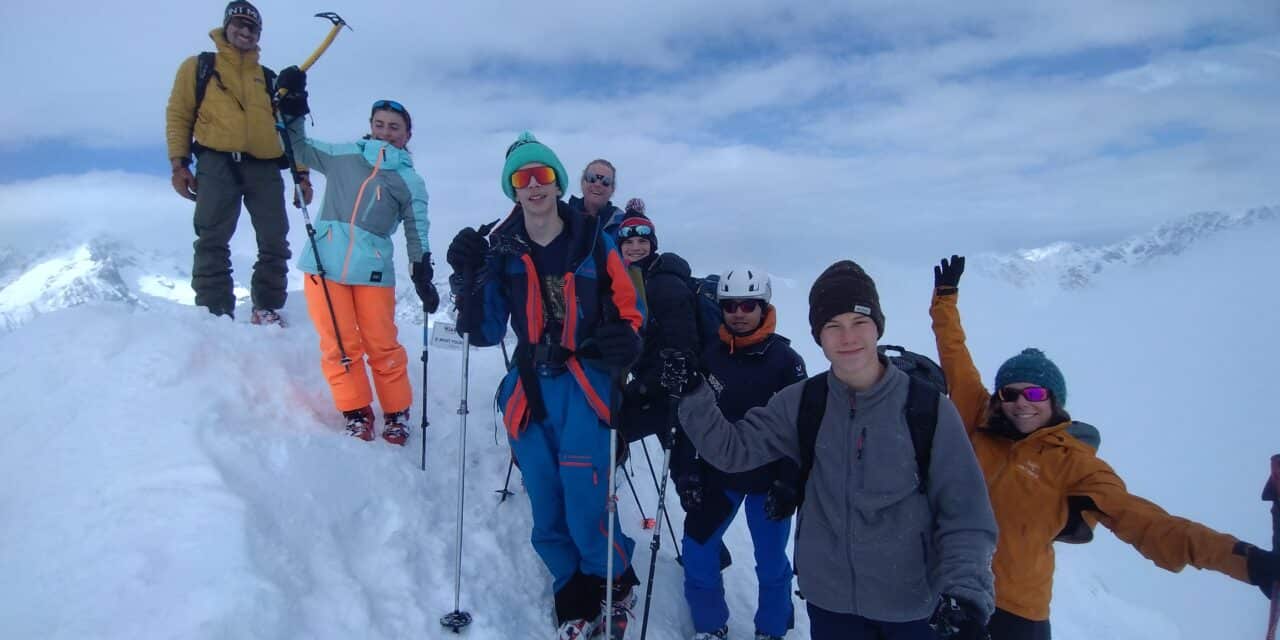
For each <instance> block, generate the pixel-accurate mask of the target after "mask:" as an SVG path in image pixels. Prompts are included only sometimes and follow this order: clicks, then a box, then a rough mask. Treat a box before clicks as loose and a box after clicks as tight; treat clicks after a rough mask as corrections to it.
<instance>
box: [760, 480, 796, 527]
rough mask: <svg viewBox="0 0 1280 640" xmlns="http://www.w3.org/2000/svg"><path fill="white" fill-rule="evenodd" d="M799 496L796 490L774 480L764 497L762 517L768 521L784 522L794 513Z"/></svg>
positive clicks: (787, 484)
mask: <svg viewBox="0 0 1280 640" xmlns="http://www.w3.org/2000/svg"><path fill="white" fill-rule="evenodd" d="M799 499H800V495H799V492H798V491H796V488H795V487H794V486H792V485H791V484H789V483H786V482H783V481H781V480H774V481H773V486H771V487H769V493H768V494H766V495H765V497H764V515H765V517H767V518H769V519H770V520H786V519H787V518H790V517H791V516H792V515H794V514H795V512H796V502H797V501H799Z"/></svg>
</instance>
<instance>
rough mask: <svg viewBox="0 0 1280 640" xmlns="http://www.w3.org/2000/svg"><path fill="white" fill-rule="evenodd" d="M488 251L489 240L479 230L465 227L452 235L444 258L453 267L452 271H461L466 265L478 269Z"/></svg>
mask: <svg viewBox="0 0 1280 640" xmlns="http://www.w3.org/2000/svg"><path fill="white" fill-rule="evenodd" d="M488 252H489V241H488V240H486V239H485V237H484V236H483V235H481V233H480V232H479V231H476V230H475V229H473V228H471V227H467V228H465V229H463V230H462V231H459V232H458V235H456V236H454V237H453V241H452V242H450V243H449V251H448V252H447V253H445V254H444V259H445V260H446V261H447V262H448V263H449V266H450V267H453V270H454V272H456V273H463V272H464V271H466V270H467V267H471V268H472V269H479V268H480V267H482V266H484V257H485V254H487V253H488Z"/></svg>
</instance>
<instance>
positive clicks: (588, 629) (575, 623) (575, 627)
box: [556, 618, 597, 640]
mask: <svg viewBox="0 0 1280 640" xmlns="http://www.w3.org/2000/svg"><path fill="white" fill-rule="evenodd" d="M596 631H597V629H596V621H595V620H587V619H585V618H579V619H577V620H567V621H565V623H564V624H562V625H560V628H559V629H556V640H587V638H592V637H595V635H596Z"/></svg>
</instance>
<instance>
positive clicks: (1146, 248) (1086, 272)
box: [971, 206, 1280, 289]
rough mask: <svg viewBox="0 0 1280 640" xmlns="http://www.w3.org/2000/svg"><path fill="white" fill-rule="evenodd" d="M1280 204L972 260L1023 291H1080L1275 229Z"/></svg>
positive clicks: (1206, 214)
mask: <svg viewBox="0 0 1280 640" xmlns="http://www.w3.org/2000/svg"><path fill="white" fill-rule="evenodd" d="M1277 221H1280V206H1271V207H1259V208H1255V209H1249V210H1248V211H1245V212H1243V213H1234V214H1233V213H1223V212H1220V211H1201V212H1198V213H1193V214H1191V215H1188V216H1186V217H1183V218H1179V219H1177V220H1174V221H1172V222H1167V223H1165V224H1162V225H1160V226H1159V227H1156V228H1155V229H1154V230H1152V231H1150V232H1148V233H1144V234H1141V235H1138V236H1134V237H1132V238H1129V239H1127V240H1124V241H1121V242H1117V243H1113V244H1108V245H1103V246H1093V247H1090V246H1083V245H1079V244H1075V243H1071V242H1055V243H1053V244H1050V245H1047V246H1044V247H1039V248H1036V249H1025V250H1022V251H1019V252H1017V253H1015V254H1012V255H1009V254H1003V255H1001V254H980V255H977V256H974V257H973V258H972V259H971V264H972V265H973V266H974V267H976V270H978V271H981V272H983V273H986V274H988V275H990V276H992V277H994V278H997V279H1000V280H1004V281H1007V282H1010V283H1012V284H1013V285H1015V286H1018V287H1035V286H1041V285H1044V284H1049V283H1055V284H1056V285H1057V286H1059V287H1061V288H1063V289H1080V288H1083V287H1087V286H1089V285H1091V284H1093V283H1094V282H1095V281H1096V279H1097V278H1098V276H1099V275H1100V274H1102V273H1103V272H1104V271H1106V270H1108V269H1114V268H1117V267H1137V266H1144V265H1146V264H1148V263H1150V262H1151V261H1153V260H1158V259H1160V258H1163V257H1167V256H1176V255H1178V254H1181V253H1183V252H1184V251H1186V250H1187V249H1189V248H1191V247H1192V246H1194V245H1196V244H1198V243H1200V242H1203V241H1204V240H1206V239H1208V238H1210V237H1211V236H1214V235H1216V234H1218V233H1221V232H1224V231H1231V230H1235V229H1243V228H1246V227H1251V226H1254V225H1259V224H1262V225H1275V224H1276V223H1277Z"/></svg>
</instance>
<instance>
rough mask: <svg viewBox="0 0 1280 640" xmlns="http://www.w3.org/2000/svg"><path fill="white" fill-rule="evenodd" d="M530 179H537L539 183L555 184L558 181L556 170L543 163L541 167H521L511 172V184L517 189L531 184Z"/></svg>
mask: <svg viewBox="0 0 1280 640" xmlns="http://www.w3.org/2000/svg"><path fill="white" fill-rule="evenodd" d="M530 180H537V181H538V184H554V183H555V181H556V170H555V169H552V168H551V167H548V166H546V165H543V166H541V167H529V168H528V169H519V170H517V171H513V172H512V173H511V186H513V187H515V188H517V189H523V188H525V187H527V186H529V181H530Z"/></svg>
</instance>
